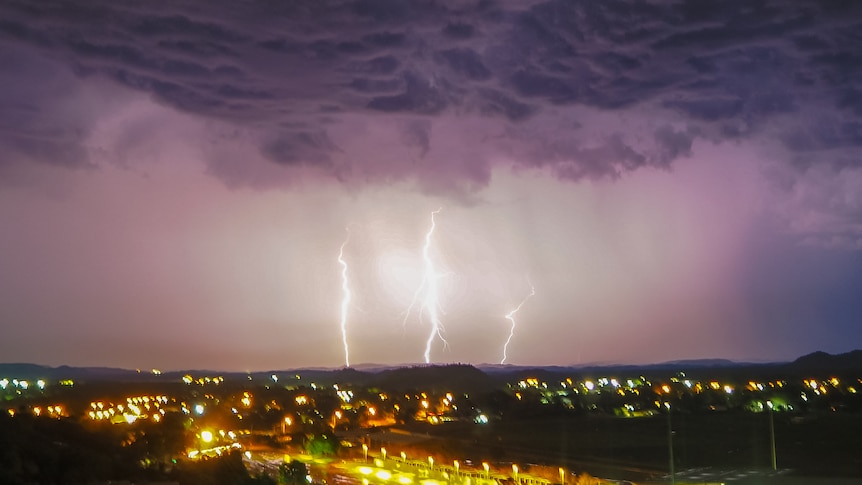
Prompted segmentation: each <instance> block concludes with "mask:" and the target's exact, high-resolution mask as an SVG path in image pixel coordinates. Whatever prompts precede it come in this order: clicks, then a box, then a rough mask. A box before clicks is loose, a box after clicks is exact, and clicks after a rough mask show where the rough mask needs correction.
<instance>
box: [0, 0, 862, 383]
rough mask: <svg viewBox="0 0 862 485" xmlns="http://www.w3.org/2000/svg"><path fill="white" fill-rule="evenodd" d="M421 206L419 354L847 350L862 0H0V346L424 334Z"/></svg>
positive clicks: (19, 353)
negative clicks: (432, 301)
mask: <svg viewBox="0 0 862 485" xmlns="http://www.w3.org/2000/svg"><path fill="white" fill-rule="evenodd" d="M437 209H440V212H439V213H437V214H436V215H435V223H436V226H435V230H434V233H433V234H432V236H431V237H430V238H429V242H430V244H429V247H428V251H427V253H428V256H429V258H430V259H429V260H430V261H432V263H433V266H434V269H435V272H436V275H437V277H436V278H431V279H426V280H425V281H426V287H425V288H424V289H428V282H429V281H430V282H436V283H437V285H436V289H437V290H438V291H437V293H438V295H439V308H440V310H441V311H440V321H441V322H442V325H443V327H444V328H443V330H442V331H441V334H442V336H443V337H445V338H446V340H447V341H448V343H449V345H448V346H444V345H443V343H442V341H441V340H440V339H438V338H435V339H434V340H433V342H432V346H431V348H430V357H431V358H430V360H431V361H432V362H436V363H443V362H466V363H475V364H478V363H498V362H499V361H500V360H501V358H502V347H503V344H504V343H505V341H506V339H507V337H508V336H509V333H510V322H509V320H507V319H506V318H505V316H506V315H507V314H508V313H509V312H510V311H512V310H513V309H514V308H516V307H517V306H518V305H519V304H520V303H521V302H522V301H523V300H524V298H525V297H527V295H529V294H530V291H531V287H532V288H534V289H535V296H532V297H531V298H529V299H528V300H527V301H526V302H525V303H524V305H523V306H522V307H521V310H520V311H519V312H518V313H516V314H515V315H514V318H515V320H516V322H517V326H516V328H515V329H514V333H513V335H512V339H511V342H510V345H509V347H508V360H507V361H506V362H507V363H512V364H524V365H539V364H579V363H581V364H585V363H595V362H601V363H651V362H662V361H667V360H675V359H691V358H729V359H735V360H743V361H772V360H790V359H793V358H795V357H797V356H799V355H802V354H805V353H808V352H812V351H815V350H824V351H827V352H832V353H836V352H845V351H849V350H852V349H854V348H858V347H862V2H858V1H852V0H851V1H826V0H823V1H794V0H776V1H765V0H764V1H758V0H722V1H696V0H692V1H660V2H659V1H655V2H643V1H634V0H602V1H595V0H560V1H523V0H513V1H493V0H488V1H485V0H481V1H478V0H441V1H425V0H421V1H402V0H357V1H320V0H302V1H246V2H239V1H217V2H211V1H206V2H205V1H194V2H180V1H172V2H115V1H107V0H105V1H90V0H87V1H74V2H71V1H70V2H60V1H31V0H3V1H2V2H0V361H3V362H34V363H39V364H47V365H62V364H69V365H98V366H117V367H128V368H136V367H137V368H145V369H149V368H154V367H155V368H161V369H184V368H216V369H222V370H266V369H279V368H289V367H299V366H330V367H338V366H343V365H344V364H345V355H344V349H343V347H342V334H341V329H340V321H341V315H342V314H341V308H342V307H341V301H342V266H341V265H340V263H339V261H338V256H339V250H340V248H341V247H342V243H344V242H345V238H346V237H347V236H348V234H349V237H350V239H349V241H347V244H345V245H344V247H343V254H342V256H343V261H344V262H345V264H346V265H347V270H346V273H345V274H346V275H347V280H348V285H349V287H350V288H351V290H352V291H351V301H350V303H349V305H347V306H346V309H347V313H346V316H345V318H346V323H347V325H346V333H347V337H348V340H349V342H350V361H351V363H355V364H359V363H381V364H411V363H420V362H424V358H423V352H424V351H425V345H426V340H427V339H428V338H429V336H430V333H429V332H430V331H431V321H430V316H431V315H430V314H429V312H428V311H422V310H421V308H420V306H419V305H417V306H414V308H413V311H411V312H410V313H409V314H406V313H405V310H406V309H407V307H408V306H409V305H410V303H411V300H412V299H413V298H414V295H415V294H416V292H417V290H418V289H420V285H421V284H422V282H423V271H424V268H425V267H426V266H425V265H426V263H425V261H424V260H423V245H424V244H425V238H426V233H427V232H428V231H429V229H430V227H431V213H432V211H435V210H437ZM419 293H420V296H419V298H418V300H420V302H419V303H420V304H421V300H422V298H423V297H422V294H423V293H422V292H421V291H420V292H419ZM405 317H406V318H405Z"/></svg>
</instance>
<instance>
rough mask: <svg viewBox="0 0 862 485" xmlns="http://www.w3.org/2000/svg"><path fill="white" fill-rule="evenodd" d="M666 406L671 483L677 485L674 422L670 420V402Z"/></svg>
mask: <svg viewBox="0 0 862 485" xmlns="http://www.w3.org/2000/svg"><path fill="white" fill-rule="evenodd" d="M665 406H667V451H668V465H669V467H670V484H671V485H676V474H675V473H674V469H673V424H671V421H670V403H669V402H666V403H665Z"/></svg>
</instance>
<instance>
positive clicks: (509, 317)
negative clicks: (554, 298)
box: [500, 285, 536, 364]
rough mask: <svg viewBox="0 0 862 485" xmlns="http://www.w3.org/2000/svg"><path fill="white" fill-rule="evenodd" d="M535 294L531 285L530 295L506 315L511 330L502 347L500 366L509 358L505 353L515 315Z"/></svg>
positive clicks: (512, 329)
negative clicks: (510, 324) (510, 323)
mask: <svg viewBox="0 0 862 485" xmlns="http://www.w3.org/2000/svg"><path fill="white" fill-rule="evenodd" d="M535 294H536V288H535V287H534V286H533V285H530V294H529V295H527V297H526V298H524V299H523V300H522V301H521V304H520V305H518V306H517V307H516V308H515V309H514V310H512V311H510V312H509V314H508V315H506V319H507V320H509V321H510V322H512V328H511V329H510V330H509V338H507V339H506V343H505V344H504V345H503V360H501V361H500V363H501V364H505V363H506V359H507V358H508V357H509V356H508V355H507V354H506V352H507V351H508V349H509V342H511V341H512V337H513V336H514V335H515V314H516V313H518V310H520V309H521V307H522V306H524V303H527V300H529V299H530V297H531V296H534V295H535Z"/></svg>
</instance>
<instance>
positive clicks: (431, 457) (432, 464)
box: [428, 456, 434, 468]
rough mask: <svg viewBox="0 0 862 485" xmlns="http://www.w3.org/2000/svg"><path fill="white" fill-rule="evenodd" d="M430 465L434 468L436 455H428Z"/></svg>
mask: <svg viewBox="0 0 862 485" xmlns="http://www.w3.org/2000/svg"><path fill="white" fill-rule="evenodd" d="M428 466H429V467H431V468H434V457H433V456H429V457H428Z"/></svg>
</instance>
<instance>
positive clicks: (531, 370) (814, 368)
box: [0, 350, 862, 390]
mask: <svg viewBox="0 0 862 485" xmlns="http://www.w3.org/2000/svg"><path fill="white" fill-rule="evenodd" d="M740 368H756V369H760V370H774V371H781V370H788V371H794V372H799V371H809V372H834V373H844V372H857V371H862V350H853V351H850V352H846V353H842V354H834V355H833V354H829V353H826V352H822V351H817V352H812V353H810V354H807V355H803V356H801V357H799V358H797V359H796V360H794V361H792V362H775V363H758V364H755V363H746V362H734V361H731V360H727V359H694V360H677V361H668V362H663V363H658V364H647V365H612V364H590V365H585V366H516V365H499V364H483V365H478V366H473V365H468V364H441V365H412V366H386V365H378V364H361V365H359V366H356V367H350V368H340V369H339V368H334V369H333V368H330V369H327V368H305V369H285V370H270V371H265V372H263V371H262V372H257V371H256V372H230V371H228V372H224V371H213V370H203V369H201V370H181V371H169V372H165V373H163V374H154V373H153V372H151V371H149V370H146V371H144V370H137V369H135V370H130V369H120V368H113V367H70V366H65V365H63V366H59V367H49V366H44V365H38V364H31V363H5V364H4V363H0V378H3V377H6V378H9V379H13V378H15V379H32V380H35V379H51V380H59V379H74V380H81V381H130V382H145V381H177V380H179V379H180V378H181V377H182V376H184V375H186V374H191V375H193V376H204V375H209V376H216V375H221V376H224V377H226V378H231V379H235V380H242V379H248V378H249V377H250V378H252V379H254V380H265V379H271V376H272V375H276V377H278V378H280V379H294V378H295V377H294V376H296V375H299V376H300V379H299V380H297V381H296V383H297V384H300V385H301V384H302V383H304V382H317V383H318V384H320V385H328V384H332V383H344V384H354V385H363V386H380V387H385V388H392V389H410V388H417V387H422V388H431V389H433V388H437V387H441V388H442V387H446V388H449V389H451V390H460V389H461V388H464V389H468V388H469V389H488V388H491V387H493V386H494V385H495V383H496V384H499V382H501V381H502V380H508V379H511V378H523V377H526V376H532V377H539V378H543V379H552V378H556V377H559V376H561V375H565V374H571V375H578V374H580V375H586V374H604V375H609V374H612V373H646V372H659V371H668V370H671V371H686V372H688V371H695V370H732V369H740Z"/></svg>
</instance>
